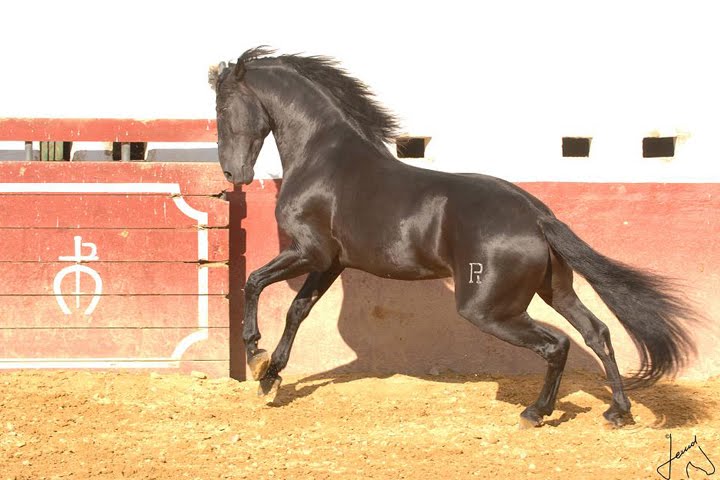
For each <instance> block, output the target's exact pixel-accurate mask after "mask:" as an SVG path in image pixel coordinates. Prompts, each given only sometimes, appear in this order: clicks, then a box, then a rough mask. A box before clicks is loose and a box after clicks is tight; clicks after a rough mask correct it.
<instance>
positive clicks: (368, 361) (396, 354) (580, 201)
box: [233, 181, 720, 377]
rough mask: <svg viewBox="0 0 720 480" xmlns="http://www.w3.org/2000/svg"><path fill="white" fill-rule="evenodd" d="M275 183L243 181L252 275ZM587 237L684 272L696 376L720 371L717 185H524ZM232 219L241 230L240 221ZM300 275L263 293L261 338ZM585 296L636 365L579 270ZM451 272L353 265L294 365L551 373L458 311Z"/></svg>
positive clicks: (269, 229)
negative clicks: (373, 270) (385, 273)
mask: <svg viewBox="0 0 720 480" xmlns="http://www.w3.org/2000/svg"><path fill="white" fill-rule="evenodd" d="M278 186H279V183H278V182H276V181H262V182H261V181H255V182H253V183H252V184H251V185H250V186H249V187H247V188H245V189H244V194H243V196H244V201H245V204H246V205H245V206H244V207H243V211H242V216H244V217H245V218H244V219H243V220H242V223H241V225H242V231H243V232H242V235H243V236H244V237H246V240H247V243H246V247H245V248H246V251H247V258H246V259H245V261H246V262H247V263H246V265H243V271H245V273H248V274H249V273H250V272H251V271H253V270H255V269H256V268H258V267H259V266H261V265H263V264H264V263H266V262H267V261H269V260H270V259H271V258H272V257H273V256H275V255H276V254H277V252H278V250H279V245H280V243H281V239H280V238H279V235H278V231H277V227H276V223H275V218H274V208H275V198H276V195H277V191H278ZM521 186H522V187H523V188H525V189H527V190H529V191H530V192H531V193H533V194H534V195H536V196H537V197H539V198H540V199H542V200H543V201H545V202H546V203H547V204H548V205H549V206H550V207H551V208H552V209H553V210H554V211H555V213H556V214H557V215H558V217H559V218H561V219H563V220H564V221H566V222H567V223H568V224H569V225H570V226H571V227H572V228H573V229H574V230H575V231H576V232H577V233H578V234H579V235H580V236H581V237H582V238H584V239H585V240H586V241H587V242H588V243H590V244H591V245H593V246H594V247H595V248H596V249H597V250H599V251H600V252H602V253H604V254H606V255H608V256H610V257H613V258H616V259H618V260H621V261H623V262H626V263H629V264H632V265H636V266H640V267H644V268H650V269H653V270H656V271H658V272H661V273H663V274H666V275H669V276H672V277H675V278H677V279H679V280H680V281H681V282H682V283H683V284H684V285H685V286H686V289H685V291H686V294H687V296H688V297H689V299H690V300H691V301H692V302H694V303H695V304H696V305H697V308H698V310H699V311H700V312H701V313H702V314H704V315H705V316H706V317H707V318H708V320H707V321H706V322H705V323H704V325H703V326H702V327H701V328H699V329H698V330H697V331H696V332H695V333H696V336H697V337H698V340H699V347H700V348H699V356H698V358H697V359H696V360H695V362H694V364H693V366H692V367H691V368H689V369H688V370H687V371H686V372H685V376H688V377H707V376H710V375H717V374H720V353H718V351H717V349H716V347H715V339H716V338H717V337H715V336H714V333H713V331H714V330H713V327H712V325H714V324H715V323H716V319H718V318H720V247H719V246H718V242H717V238H718V237H719V234H720V185H719V184H598V183H551V182H538V183H524V184H521ZM236 225H237V224H236V223H233V228H235V227H236ZM300 285H301V281H300V280H294V281H290V282H283V283H281V284H277V285H274V286H271V287H269V288H267V289H266V290H265V293H264V294H263V295H262V296H261V301H260V314H259V325H260V328H261V332H262V333H263V335H264V337H263V340H261V346H263V347H264V348H268V349H271V348H274V346H275V344H276V342H277V340H278V339H279V337H280V334H281V332H282V328H283V326H284V318H285V313H286V311H287V308H288V306H289V305H290V302H291V301H292V298H293V296H294V294H295V292H296V291H297V289H298V288H299V286H300ZM576 290H577V291H578V293H579V295H580V297H581V299H582V300H583V301H584V302H585V304H586V305H587V306H588V307H589V308H591V309H592V310H593V311H594V312H595V313H596V314H597V315H598V316H600V318H602V319H603V320H604V321H605V322H606V323H607V324H608V325H609V326H610V328H611V332H612V336H613V341H614V344H615V347H616V351H617V356H618V361H619V363H620V367H621V369H622V370H624V371H629V370H632V369H633V368H634V367H635V366H636V364H635V361H636V355H635V349H634V347H633V345H632V342H631V341H630V340H629V338H628V336H627V334H625V332H624V330H623V329H622V327H621V326H620V325H619V324H618V323H617V321H616V320H615V319H614V318H613V316H612V315H611V314H610V313H609V312H608V311H607V308H606V307H605V306H604V305H603V304H602V302H600V300H599V298H598V297H597V296H596V294H595V293H594V292H593V291H592V289H591V288H590V287H589V286H588V285H587V284H586V283H585V282H584V281H583V280H582V279H580V278H576ZM451 291H452V284H451V282H449V281H445V280H438V281H421V282H401V281H392V280H384V279H379V278H376V277H373V276H371V275H368V274H365V273H362V272H358V271H346V272H345V273H343V275H342V276H341V278H340V279H339V280H338V281H336V283H335V284H334V285H333V287H332V288H331V289H330V291H329V292H328V293H327V294H326V295H325V297H323V299H322V300H321V301H320V302H319V303H318V305H317V306H316V308H315V309H314V310H313V312H312V313H311V315H310V317H309V318H308V319H307V320H306V321H305V323H304V324H303V326H302V327H301V329H300V333H299V335H298V338H297V340H296V343H295V348H294V350H293V353H292V355H291V359H290V363H289V366H288V369H287V372H288V373H301V374H308V373H322V372H344V371H372V372H376V373H387V374H391V373H396V372H402V373H408V374H427V373H429V372H431V371H433V372H434V371H443V370H450V371H456V372H462V373H480V372H485V373H523V372H539V371H543V369H544V366H543V364H542V362H541V361H540V360H539V359H538V358H536V357H535V355H534V354H532V353H530V352H527V351H524V350H521V349H517V348H515V347H511V346H509V345H507V344H504V343H502V342H499V341H497V340H495V339H494V338H491V337H489V336H486V335H484V334H482V333H480V332H478V331H477V330H476V329H475V328H474V327H472V326H470V325H469V324H468V323H467V322H466V321H465V320H463V319H462V318H460V317H458V316H457V314H456V313H455V307H454V301H453V296H452V293H451ZM530 312H531V314H532V315H533V316H534V317H535V318H536V319H538V320H539V321H542V322H544V323H546V324H548V325H550V326H552V327H555V328H559V329H562V330H563V331H565V332H567V333H569V334H570V335H571V338H572V340H573V342H574V345H573V348H572V349H571V355H570V359H569V368H570V369H597V368H599V367H598V362H597V360H596V359H595V357H594V356H593V355H591V354H590V353H588V350H587V348H586V347H585V345H584V342H583V341H582V339H581V337H580V336H579V335H578V334H577V333H576V332H575V331H574V330H573V329H572V328H571V327H570V325H569V324H568V323H567V322H566V321H565V320H564V319H562V318H561V317H559V316H558V315H557V314H556V313H555V312H554V311H552V310H551V309H550V308H548V307H547V306H545V305H544V304H543V303H542V301H538V300H537V299H536V300H535V301H533V303H532V305H531V308H530Z"/></svg>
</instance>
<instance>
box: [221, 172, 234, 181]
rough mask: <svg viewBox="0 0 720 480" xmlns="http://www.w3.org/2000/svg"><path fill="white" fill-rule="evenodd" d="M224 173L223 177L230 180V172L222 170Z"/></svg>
mask: <svg viewBox="0 0 720 480" xmlns="http://www.w3.org/2000/svg"><path fill="white" fill-rule="evenodd" d="M223 173H224V174H225V178H226V179H228V180H232V173H230V172H223Z"/></svg>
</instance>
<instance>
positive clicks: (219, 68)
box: [208, 62, 227, 91]
mask: <svg viewBox="0 0 720 480" xmlns="http://www.w3.org/2000/svg"><path fill="white" fill-rule="evenodd" d="M226 68H227V65H225V62H220V63H219V64H218V65H211V66H210V69H209V70H208V83H209V84H210V87H211V88H212V89H213V90H215V91H217V84H218V80H219V79H220V74H222V72H223V70H225V69H226Z"/></svg>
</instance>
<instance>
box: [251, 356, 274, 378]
mask: <svg viewBox="0 0 720 480" xmlns="http://www.w3.org/2000/svg"><path fill="white" fill-rule="evenodd" d="M269 366H270V354H269V353H268V352H267V350H258V351H257V353H256V354H255V355H253V356H252V357H250V358H249V359H248V367H250V373H251V374H252V377H253V380H260V379H261V378H263V377H264V376H265V374H266V373H267V371H268V367H269Z"/></svg>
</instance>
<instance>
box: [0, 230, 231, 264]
mask: <svg viewBox="0 0 720 480" xmlns="http://www.w3.org/2000/svg"><path fill="white" fill-rule="evenodd" d="M0 221H1V220H0ZM0 235H2V239H3V240H2V244H3V248H1V249H0V262H57V261H58V257H60V256H68V255H74V248H75V244H74V238H75V237H76V236H79V237H81V241H82V242H90V243H92V244H94V245H95V246H96V247H97V256H98V258H99V261H101V262H197V261H198V229H197V228H184V229H147V228H141V229H127V228H111V229H93V228H78V229H73V230H68V229H54V228H26V229H23V228H5V229H3V228H0ZM205 235H207V237H208V255H207V259H206V260H208V261H211V262H226V261H228V259H229V258H230V252H229V251H228V250H229V245H228V236H229V232H228V230H227V229H225V228H213V229H209V230H207V231H206V232H205ZM81 250H83V251H84V252H83V253H82V254H84V253H85V252H87V251H88V248H87V247H85V248H82V249H81Z"/></svg>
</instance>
